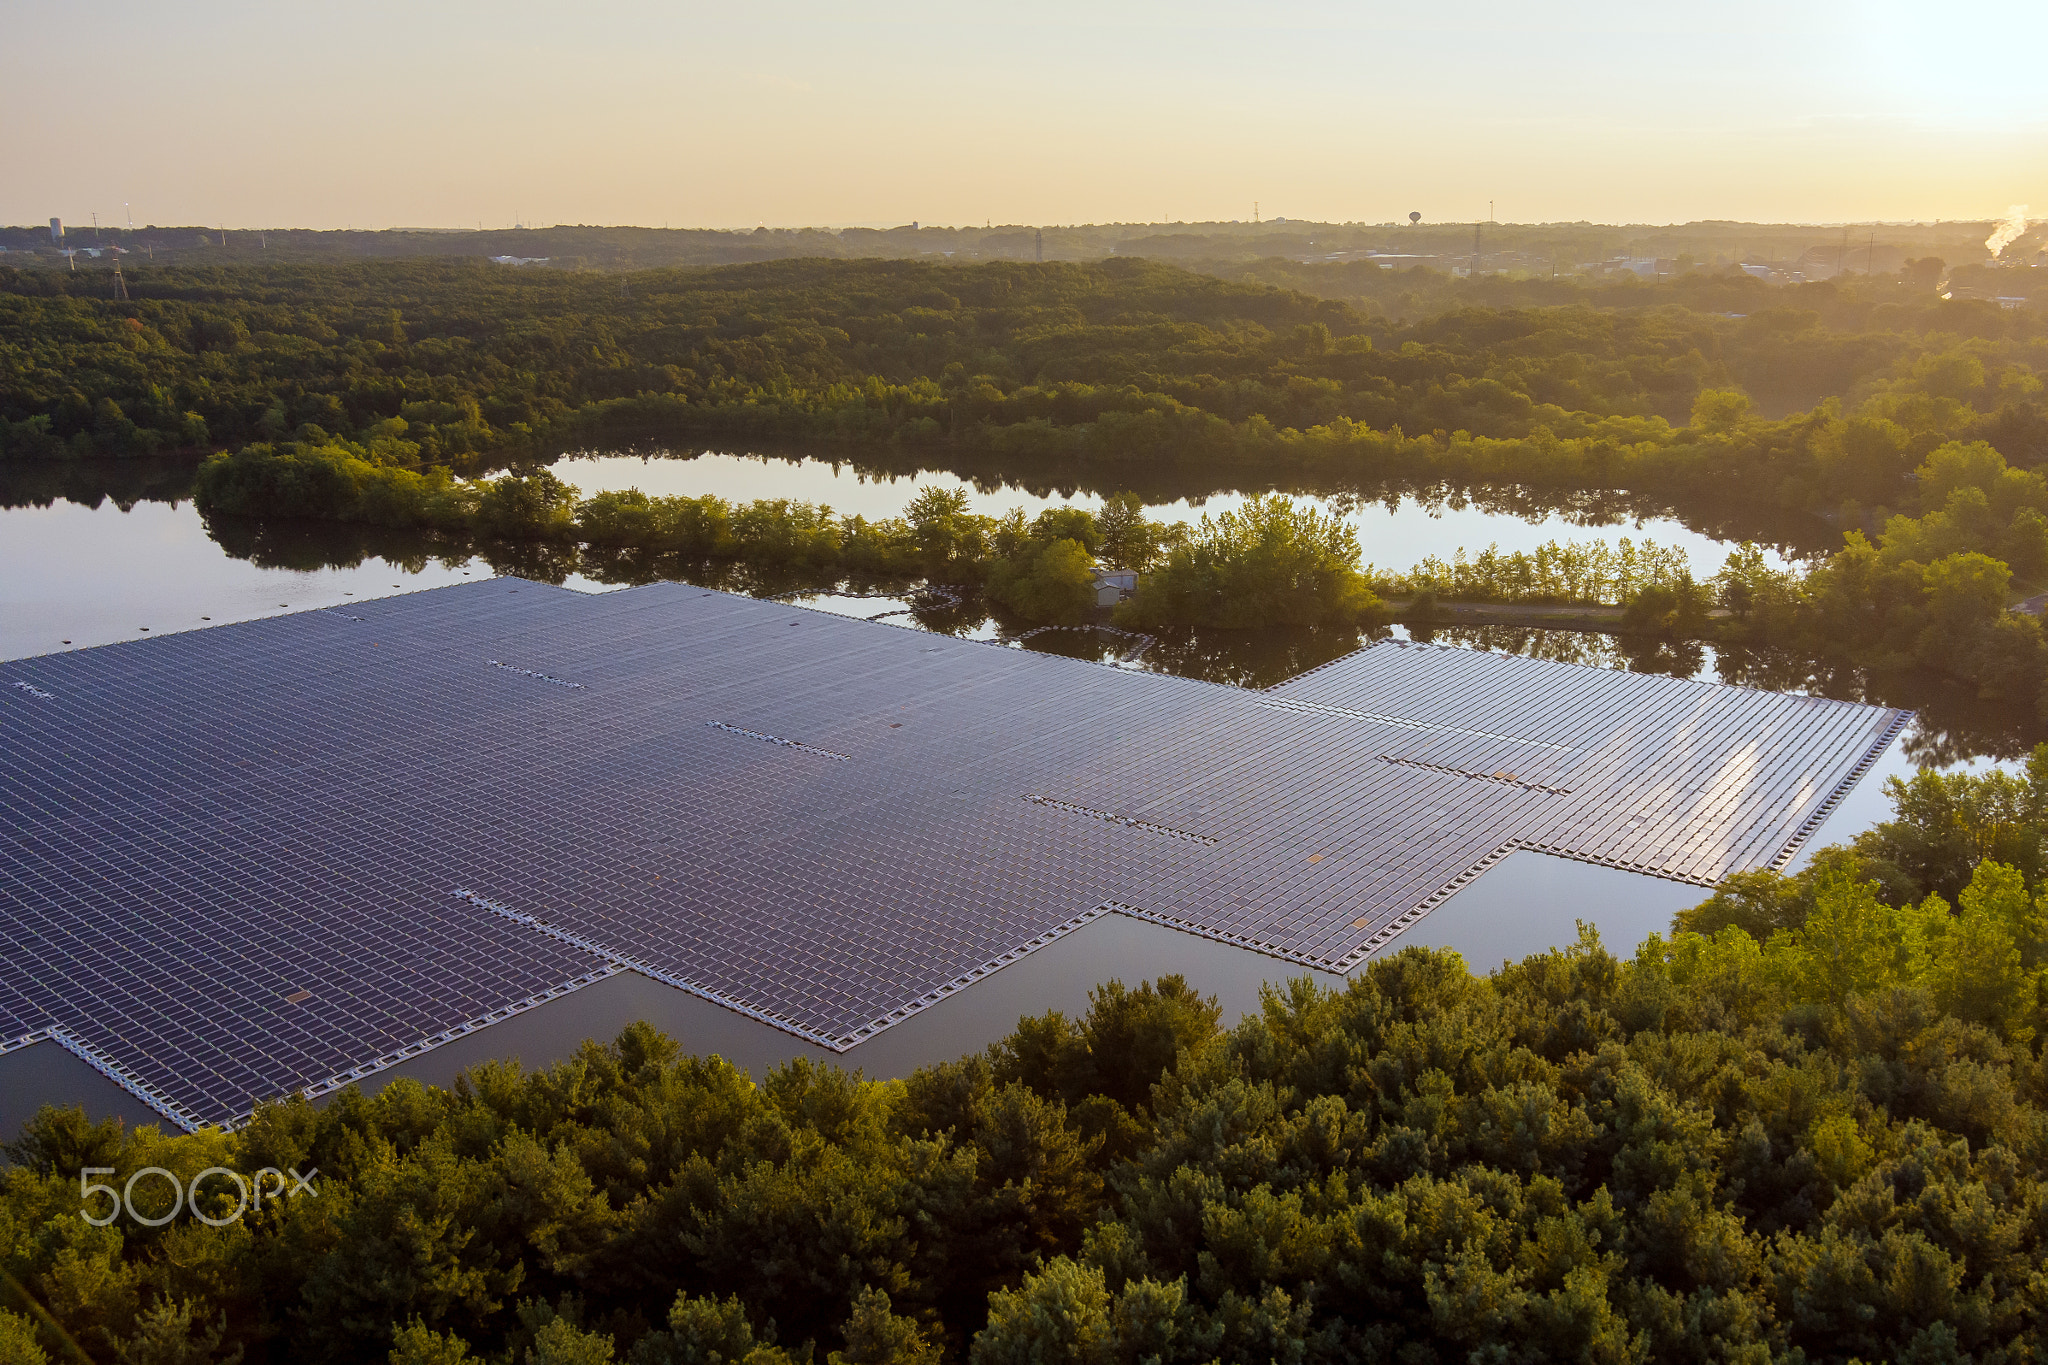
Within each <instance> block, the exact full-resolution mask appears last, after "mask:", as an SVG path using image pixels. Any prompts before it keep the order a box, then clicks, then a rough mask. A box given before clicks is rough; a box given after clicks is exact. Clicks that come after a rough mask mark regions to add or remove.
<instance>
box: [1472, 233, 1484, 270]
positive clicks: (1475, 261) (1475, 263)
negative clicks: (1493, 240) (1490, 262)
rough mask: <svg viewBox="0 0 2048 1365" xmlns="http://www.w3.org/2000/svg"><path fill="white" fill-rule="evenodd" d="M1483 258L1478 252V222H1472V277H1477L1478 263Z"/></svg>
mask: <svg viewBox="0 0 2048 1365" xmlns="http://www.w3.org/2000/svg"><path fill="white" fill-rule="evenodd" d="M1484 259H1485V257H1484V256H1482V255H1481V254H1480V246H1479V224H1477V223H1474V224H1473V225H1472V278H1473V279H1475V280H1476V279H1478V278H1479V263H1480V262H1481V261H1482V260H1484Z"/></svg>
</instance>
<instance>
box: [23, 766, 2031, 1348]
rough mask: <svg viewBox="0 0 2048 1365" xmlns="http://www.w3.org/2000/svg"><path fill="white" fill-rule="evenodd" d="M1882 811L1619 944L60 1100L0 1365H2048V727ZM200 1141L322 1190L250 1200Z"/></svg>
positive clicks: (28, 1170)
mask: <svg viewBox="0 0 2048 1365" xmlns="http://www.w3.org/2000/svg"><path fill="white" fill-rule="evenodd" d="M1894 796H1895V800H1896V801H1897V805H1898V812H1897V817H1896V818H1895V819H1894V820H1892V821H1890V822H1888V823H1886V824H1884V825H1882V826H1880V827H1879V828H1877V829H1876V830H1875V831H1873V832H1872V833H1870V834H1868V835H1865V836H1863V837H1861V838H1859V839H1858V840H1857V842H1856V844H1855V846H1854V847H1853V848H1848V849H1835V850H1824V851H1823V852H1822V853H1821V854H1820V856H1819V857H1817V858H1816V860H1815V862H1814V865H1813V870H1811V871H1809V872H1806V873H1802V874H1800V875H1799V876H1796V877H1791V878H1785V877H1779V876H1776V875H1775V874H1769V873H1763V874H1756V875H1754V876H1751V877H1748V878H1738V879H1735V880H1734V881H1733V882H1731V884H1729V885H1728V886H1726V887H1724V888H1723V889H1722V891H1721V892H1719V893H1718V894H1717V895H1716V896H1715V897H1714V898H1713V899H1711V900H1709V901H1707V902H1706V903H1705V904H1703V905H1701V906H1699V907H1697V908H1696V909H1694V910H1691V911H1688V912H1686V913H1685V914H1682V915H1681V916H1680V918H1679V923H1678V924H1677V925H1676V926H1674V930H1673V932H1672V934H1671V935H1670V936H1669V937H1666V936H1662V935H1652V936H1651V937H1650V938H1648V939H1647V940H1646V941H1645V942H1643V943H1642V944H1641V945H1639V946H1638V947H1637V948H1636V949H1635V951H1634V953H1633V955H1632V956H1625V957H1617V956H1615V955H1613V954H1612V953H1610V952H1609V951H1608V950H1607V949H1606V948H1604V947H1603V946H1602V945H1601V944H1600V943H1599V941H1598V939H1597V938H1596V937H1595V936H1593V935H1592V934H1591V933H1590V932H1588V933H1584V934H1582V936H1581V938H1580V941H1579V942H1578V943H1577V944H1576V945H1574V946H1571V947H1568V948H1564V949H1561V950H1557V951H1552V952H1547V953H1543V954H1539V955H1537V956H1533V957H1530V958H1527V959H1525V960H1524V961H1522V962H1520V963H1517V964H1512V965H1507V964H1503V965H1502V966H1500V967H1499V968H1498V969H1497V970H1495V971H1493V972H1491V973H1490V974H1488V975H1486V976H1475V975H1473V974H1472V973H1470V972H1469V971H1468V970H1467V968H1466V965H1465V964H1464V962H1462V961H1461V960H1460V959H1459V957H1458V956H1457V955H1456V954H1454V953H1451V952H1447V951H1441V950H1429V949H1420V948H1417V949H1409V950H1407V951H1404V952H1400V953H1396V954H1391V955H1389V956H1387V957H1385V958H1384V959H1381V960H1377V961H1375V962H1373V963H1371V964H1369V965H1368V966H1366V967H1364V968H1362V969H1360V970H1359V971H1358V972H1357V973H1356V974H1355V975H1354V978H1353V979H1352V980H1351V981H1350V982H1349V983H1348V984H1347V985H1346V986H1345V987H1344V988H1343V989H1342V990H1338V991H1327V990H1323V989H1320V988H1317V987H1315V986H1313V985H1312V984H1311V983H1309V982H1308V981H1305V980H1304V981H1299V982H1296V983H1294V984H1292V985H1291V986H1290V987H1288V988H1286V989H1284V990H1279V991H1276V992H1274V993H1272V994H1270V995H1268V997H1267V998H1266V1000H1265V1003H1264V1006H1263V1008H1262V1009H1261V1010H1260V1011H1259V1012H1258V1013H1255V1014H1253V1015H1250V1016H1248V1017H1247V1018H1245V1019H1243V1020H1241V1021H1225V1020H1223V1019H1222V1018H1221V1017H1220V1011H1219V1010H1218V1009H1217V1007H1216V1005H1215V1003H1214V1002H1213V1001H1212V1000H1210V999H1207V998H1205V997H1204V996H1203V995H1202V994H1201V993H1200V991H1199V990H1198V989H1196V988H1195V987H1194V986H1193V985H1191V984H1190V983H1188V982H1186V981H1183V980H1182V979H1180V978H1178V977H1163V978H1161V979H1160V980H1158V981H1157V982H1156V983H1149V984H1146V985H1144V986H1141V987H1139V988H1137V989H1130V988H1127V987H1125V986H1123V985H1121V984H1117V983H1111V984H1109V985H1107V986H1104V987H1102V988H1100V989H1098V990H1097V991H1096V993H1095V995H1094V997H1093V1000H1092V1003H1091V1005H1090V1007H1089V1009H1088V1010H1087V1012H1086V1013H1085V1014H1084V1015H1083V1016H1082V1017H1080V1018H1077V1019H1070V1018H1066V1017H1064V1016H1063V1015H1061V1014H1059V1013H1057V1012H1053V1013H1048V1014H1044V1015H1040V1016H1036V1017H1026V1018H1023V1019H1020V1020H1019V1021H1018V1023H1017V1027H1016V1029H1015V1031H1014V1032H1012V1033H1011V1034H1010V1035H1009V1036H1007V1037H1006V1038H1004V1039H1003V1040H1001V1041H1000V1042H998V1043H997V1044H995V1045H994V1046H992V1047H990V1048H989V1049H988V1050H987V1051H986V1052H984V1053H980V1054H973V1055H969V1056H965V1057H962V1058H960V1059H959V1060H957V1061H951V1062H944V1063H940V1064H936V1065H932V1066H927V1067H924V1068H921V1069H919V1070H918V1071H916V1072H914V1073H913V1074H912V1075H910V1076H908V1077H907V1078H905V1079H902V1080H895V1081H873V1080H862V1079H860V1078H859V1077H858V1076H857V1075H854V1074H850V1073H848V1072H844V1071H841V1070H838V1069H837V1068H833V1067H829V1066H818V1065H815V1064H812V1063H808V1062H802V1061H799V1062H793V1063H790V1064H788V1065H786V1066H783V1067H780V1068H776V1069H774V1070H772V1071H770V1072H769V1073H768V1074H766V1075H764V1076H762V1077H760V1078H758V1080H756V1079H754V1078H750V1077H748V1076H747V1075H746V1074H745V1073H743V1072H741V1071H739V1070H737V1069H736V1068H734V1067H732V1066H731V1065H729V1064H727V1063H726V1062H723V1061H721V1060H719V1059H717V1058H715V1057H689V1056H686V1055H684V1054H683V1053H682V1052H681V1051H680V1049H679V1048H678V1047H677V1046H676V1044H675V1043H674V1042H672V1041H671V1040H669V1039H667V1038H665V1037H663V1036H661V1035H660V1034H658V1033H657V1032H655V1031H654V1030H653V1029H651V1028H650V1027H648V1026H647V1025H645V1024H636V1025H634V1026H633V1027H631V1028H629V1029H627V1030H626V1031H625V1032H624V1033H622V1034H621V1035H620V1036H619V1037H618V1038H617V1039H616V1040H614V1041H613V1042H611V1043H608V1044H598V1043H589V1044H586V1045H585V1046H584V1047H583V1048H582V1050H581V1051H580V1052H579V1053H578V1054H577V1055H576V1056H574V1057H573V1058H572V1059H571V1060H569V1061H567V1062H564V1063H562V1064H560V1065H557V1066H555V1067H552V1068H549V1069H547V1070H545V1071H539V1072H531V1073H528V1072H522V1071H521V1070H520V1068H519V1066H518V1064H517V1063H490V1064H486V1065H483V1066H480V1067H477V1068H473V1069H472V1070H470V1071H469V1072H467V1073H465V1074H464V1076H463V1077H462V1078H461V1079H460V1080H459V1081H458V1082H457V1084H456V1085H455V1086H454V1087H452V1088H450V1089H447V1090H442V1089H431V1088H427V1087H423V1086H421V1085H419V1084H418V1083H416V1082H414V1081H410V1080H398V1081H395V1082H393V1083H391V1084H390V1085H389V1086H387V1087H386V1088H384V1089H382V1090H381V1091H379V1092H378V1093H376V1094H375V1095H365V1094H363V1093H362V1092H361V1091H359V1090H358V1089H356V1088H355V1087H353V1086H351V1087H349V1088H348V1089H346V1090H343V1091H342V1092H340V1093H339V1094H337V1095H336V1096H334V1097H333V1099H332V1100H331V1101H330V1102H329V1103H328V1104H326V1105H325V1107H323V1108H318V1109H316V1108H314V1107H313V1106H312V1105H310V1104H308V1103H306V1102H305V1101H303V1100H298V1099H293V1100H287V1101H281V1102H270V1103H265V1104H263V1105H261V1106H260V1107H259V1108H258V1110H257V1112H256V1115H255V1117H254V1120H253V1121H252V1122H251V1123H249V1124H248V1125H247V1126H246V1127H244V1128H242V1129H240V1130H239V1131H237V1132H234V1133H222V1132H217V1131H206V1132H201V1133H198V1134H194V1135H190V1136H183V1135H166V1134H163V1133H161V1132H159V1131H157V1130H156V1129H154V1128H141V1129H137V1130H133V1131H124V1130H123V1129H122V1128H121V1126H120V1124H119V1123H118V1121H109V1122H107V1123H104V1124H98V1125H95V1124H92V1123H89V1122H87V1121H86V1118H85V1116H84V1114H83V1113H82V1112H81V1111H78V1110H71V1111H60V1110H55V1109H46V1110H44V1111H43V1112H42V1114H41V1115H40V1116H39V1117H38V1118H37V1119H36V1120H35V1121H34V1122H32V1123H31V1124H30V1125H29V1126H28V1127H27V1129H26V1130H25V1131H24V1132H22V1133H21V1134H20V1136H19V1137H18V1138H17V1139H16V1140H15V1142H14V1143H13V1144H12V1146H11V1147H10V1148H9V1151H8V1155H9V1156H11V1158H12V1159H13V1161H14V1163H15V1164H14V1165H12V1166H11V1167H8V1168H5V1169H0V1270H4V1272H5V1274H4V1276H0V1360H5V1361H7V1362H9V1365H51V1363H52V1362H64V1361H70V1362H81V1363H82V1365H144V1362H150V1363H152V1365H154V1363H156V1362H180V1363H181V1365H201V1363H206V1365H212V1363H213V1362H222V1363H224V1362H241V1363H242V1365H273V1363H274V1362H276V1363H281V1362H284V1361H287V1360H289V1361H294V1362H301V1363H302V1365H465V1362H502V1363H503V1365H608V1362H614V1361H616V1362H619V1363H620V1365H713V1363H714V1362H723V1363H724V1365H795V1362H800V1361H809V1362H812V1363H813V1365H820V1363H821V1362H822V1365H938V1362H942V1361H962V1362H971V1365H1053V1363H1054V1362H1059V1363H1060V1365H1067V1363H1069V1362H1072V1363H1074V1365H1143V1363H1146V1362H1154V1363H1156V1365H1211V1363H1212V1362H1239V1361H1258V1362H1287V1363H1288V1365H1382V1363H1384V1365H1428V1363H1429V1362H1442V1363H1447V1362H1453V1361H1487V1362H1500V1365H1547V1363H1548V1362H1554V1361H1587V1362H1596V1363H1601V1365H1605V1363H1608V1362H1612V1363H1613V1365H1625V1363H1627V1362H1639V1363H1640V1365H1697V1362H1701V1361H1726V1362H1758V1363H1759V1365H1762V1363H1763V1362H1786V1363H1787V1365H1791V1363H1792V1362H1805V1365H1853V1363H1854V1362H1870V1361H1899V1362H1955V1363H1957V1365H1961V1362H1977V1363H1980V1365H1993V1363H1994V1362H1995V1365H2027V1363H2028V1362H2035V1361H2038V1360H2039V1359H2040V1355H2041V1343H2042V1342H2043V1340H2044V1339H2048V1299H2044V1297H2043V1295H2042V1284H2041V1279H2042V1266H2043V1265H2044V1264H2048V1066H2044V1063H2043V1058H2042V1042H2041V1040H2042V1038H2043V1037H2044V1036H2048V920H2044V916H2043V913H2042V900H2041V897H2042V895H2043V893H2044V891H2048V885H2044V883H2043V881H2042V877H2041V873H2042V868H2043V865H2044V862H2048V857H2044V847H2048V844H2044V841H2048V818H2044V812H2048V750H2044V751H2042V752H2041V753H2040V754H2037V755H2036V757H2035V759H2034V762H2033V765H2032V768H2031V769H2030V771H2029V772H2028V774H2027V775H2026V776H2024V777H2019V778H2007V777H2003V776H1995V777H1992V778H1970V777H1952V778H1942V777H1939V776H1933V775H1926V776H1922V777H1920V778H1917V779H1915V781H1914V782H1913V783H1912V784H1911V785H1910V786H1906V787H1898V788H1894ZM152 1166H153V1167H158V1168H161V1170H163V1171H168V1172H170V1173H172V1174H173V1175H175V1176H176V1177H177V1178H179V1179H180V1180H181V1181H182V1182H184V1184H185V1185H186V1186H187V1187H188V1188H189V1187H191V1186H192V1185H194V1184H198V1185H199V1190H200V1193H199V1194H197V1195H196V1196H195V1200H196V1207H191V1206H188V1207H186V1208H185V1209H183V1210H182V1211H180V1210H178V1209H175V1208H173V1207H172V1206H171V1202H170V1201H171V1194H170V1184H169V1181H168V1180H167V1179H166V1178H165V1176H163V1175H162V1174H155V1175H150V1176H148V1177H146V1178H142V1179H139V1180H138V1179H134V1177H135V1175H136V1173H137V1172H138V1171H141V1170H143V1169H144V1168H146V1167H152ZM214 1167H219V1168H225V1169H226V1170H227V1171H230V1172H254V1171H258V1170H260V1169H262V1168H265V1167H269V1168H275V1169H277V1170H287V1169H296V1170H298V1171H302V1172H303V1171H310V1170H316V1169H317V1171H318V1177H317V1189H318V1194H317V1197H299V1198H278V1197H276V1196H275V1193H274V1192H273V1194H272V1197H271V1198H269V1199H268V1200H267V1201H266V1202H264V1204H263V1205H262V1207H261V1208H260V1209H256V1210H245V1211H244V1212H243V1214H242V1216H240V1217H236V1216H234V1214H235V1209H236V1202H237V1191H236V1186H235V1185H234V1183H233V1181H232V1180H231V1179H229V1178H227V1177H226V1176H224V1175H222V1174H221V1173H220V1172H218V1171H216V1172H214V1173H213V1174H212V1175H210V1176H209V1177H208V1179H207V1180H206V1181H205V1182H203V1183H200V1182H198V1181H196V1179H195V1178H196V1177H198V1176H199V1175H200V1174H201V1173H202V1172H205V1171H206V1170H207V1169H208V1168H214ZM87 1185H101V1186H110V1187H112V1188H113V1189H114V1190H115V1191H117V1192H118V1191H120V1190H123V1189H128V1190H129V1191H130V1195H129V1198H130V1201H131V1202H132V1204H133V1205H134V1208H135V1213H136V1214H137V1215H139V1216H140V1217H141V1218H147V1219H150V1220H152V1222H154V1223H155V1224H156V1225H154V1226H151V1225H148V1224H144V1223H141V1222H138V1221H135V1220H133V1219H131V1218H130V1217H129V1216H128V1214H127V1213H126V1212H125V1211H124V1212H122V1213H120V1214H119V1215H118V1216H117V1217H115V1218H114V1219H112V1220H111V1221H110V1222H108V1224H107V1225H106V1226H95V1225H94V1224H93V1222H92V1221H88V1220H87V1219H86V1218H82V1217H81V1216H80V1215H81V1211H82V1210H85V1211H89V1212H90V1213H91V1214H92V1216H93V1218H94V1219H99V1218H101V1217H103V1216H104V1215H105V1214H106V1210H107V1208H108V1207H109V1206H108V1204H107V1202H106V1201H107V1196H106V1195H105V1194H101V1193H94V1194H91V1195H90V1196H89V1197H88V1196H85V1195H84V1193H83V1192H84V1189H85V1187H86V1186H87ZM156 1220H161V1221H160V1222H157V1221H156Z"/></svg>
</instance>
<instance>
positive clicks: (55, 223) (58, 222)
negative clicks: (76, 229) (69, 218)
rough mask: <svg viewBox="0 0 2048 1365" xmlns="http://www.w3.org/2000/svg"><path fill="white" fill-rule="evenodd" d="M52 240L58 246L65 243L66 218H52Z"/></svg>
mask: <svg viewBox="0 0 2048 1365" xmlns="http://www.w3.org/2000/svg"><path fill="white" fill-rule="evenodd" d="M50 240H51V241H52V242H54V243H56V244H57V245H58V246H62V245H64V220H63V219H62V218H52V219H51V220H50Z"/></svg>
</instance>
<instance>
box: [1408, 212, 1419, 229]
mask: <svg viewBox="0 0 2048 1365" xmlns="http://www.w3.org/2000/svg"><path fill="white" fill-rule="evenodd" d="M1421 221H1422V215H1421V214H1419V213H1411V214H1409V215H1408V226H1409V227H1414V226H1415V225H1416V224H1417V223H1419V222H1421Z"/></svg>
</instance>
